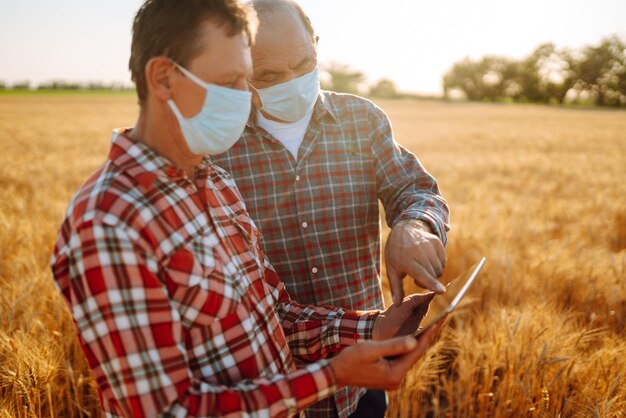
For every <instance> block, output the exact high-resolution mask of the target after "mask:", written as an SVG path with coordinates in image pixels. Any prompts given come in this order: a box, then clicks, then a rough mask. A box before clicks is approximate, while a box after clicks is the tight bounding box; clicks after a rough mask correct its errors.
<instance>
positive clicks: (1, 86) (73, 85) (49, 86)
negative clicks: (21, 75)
mask: <svg viewBox="0 0 626 418" xmlns="http://www.w3.org/2000/svg"><path fill="white" fill-rule="evenodd" d="M0 90H114V91H132V90H134V87H133V86H129V85H128V84H123V83H101V82H98V81H91V82H87V83H78V82H71V81H64V80H53V81H48V82H45V83H40V84H38V85H33V84H32V83H31V82H30V81H28V80H26V81H18V82H16V83H13V84H7V83H6V82H4V81H2V80H0Z"/></svg>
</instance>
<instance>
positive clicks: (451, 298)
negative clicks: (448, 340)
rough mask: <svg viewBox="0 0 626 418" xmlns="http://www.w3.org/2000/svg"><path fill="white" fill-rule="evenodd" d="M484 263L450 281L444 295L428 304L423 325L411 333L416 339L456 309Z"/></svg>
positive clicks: (483, 261) (436, 297)
mask: <svg viewBox="0 0 626 418" xmlns="http://www.w3.org/2000/svg"><path fill="white" fill-rule="evenodd" d="M485 261H487V259H486V258H485V257H483V258H482V259H481V260H480V261H479V262H478V263H476V264H474V265H473V266H472V267H470V268H469V269H468V270H467V271H465V273H463V274H461V275H460V276H458V277H456V278H455V279H453V280H451V281H450V283H448V284H447V285H446V293H443V294H441V295H437V296H435V297H434V298H433V300H432V302H430V308H429V309H428V313H427V314H426V316H424V318H423V319H422V323H423V324H424V325H422V326H421V327H420V328H418V330H417V331H415V332H414V333H413V336H415V337H417V336H418V335H420V334H421V333H422V332H424V331H426V330H427V329H428V328H430V327H431V326H433V325H434V324H435V323H436V322H437V321H439V320H440V319H441V318H443V317H444V316H446V315H448V314H449V313H450V312H452V311H454V310H455V309H456V307H457V306H458V304H459V302H460V301H461V299H463V296H465V295H466V294H467V290H468V289H469V288H470V286H471V285H472V283H474V281H475V280H476V277H478V273H480V270H481V269H482V268H483V266H484V265H485Z"/></svg>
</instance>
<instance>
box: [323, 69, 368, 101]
mask: <svg viewBox="0 0 626 418" xmlns="http://www.w3.org/2000/svg"><path fill="white" fill-rule="evenodd" d="M325 70H326V71H327V72H328V74H329V75H330V81H329V83H326V84H323V85H322V87H323V88H324V89H326V90H332V91H337V92H341V93H352V94H357V93H359V90H360V86H361V85H362V84H363V83H365V74H363V73H362V72H360V71H355V70H352V69H351V68H350V67H348V66H347V65H343V64H331V65H330V66H328V67H327V68H325Z"/></svg>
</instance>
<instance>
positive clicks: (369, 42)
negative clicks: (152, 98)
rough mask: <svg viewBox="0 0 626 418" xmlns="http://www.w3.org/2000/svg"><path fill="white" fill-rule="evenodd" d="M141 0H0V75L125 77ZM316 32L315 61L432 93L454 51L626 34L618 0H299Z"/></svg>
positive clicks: (563, 43) (570, 43) (514, 51)
mask: <svg viewBox="0 0 626 418" xmlns="http://www.w3.org/2000/svg"><path fill="white" fill-rule="evenodd" d="M141 3H142V1H141V0H106V1H102V0H100V1H95V0H55V1H44V0H19V1H10V0H2V1H1V2H0V81H4V82H6V83H9V84H13V83H15V82H19V81H22V80H30V81H31V82H32V83H33V84H35V85H36V84H39V83H41V82H46V81H50V80H56V79H62V80H66V81H77V82H87V81H100V82H105V83H111V82H117V83H125V84H129V83H130V80H129V78H130V76H129V72H128V69H127V62H128V56H129V51H130V40H131V23H132V19H133V17H134V14H135V13H136V11H137V9H138V8H139V6H140V5H141ZM300 3H301V4H302V6H303V7H304V9H305V11H306V12H307V13H308V14H309V16H310V18H311V20H312V21H313V25H314V27H315V29H316V31H317V33H318V35H319V36H320V44H319V51H318V56H319V61H320V63H321V64H329V63H339V64H347V65H349V66H350V67H351V68H353V69H355V70H359V71H362V72H364V73H365V74H366V75H367V77H368V81H369V82H371V83H373V82H375V81H376V80H378V79H380V78H383V77H384V78H389V79H392V80H393V81H394V82H395V83H396V85H397V86H398V88H399V89H400V90H403V91H407V92H414V93H422V94H440V93H441V78H442V76H443V74H444V73H445V72H446V71H447V70H448V69H449V68H450V67H451V66H452V64H453V63H454V62H456V61H458V60H460V59H463V58H464V57H471V58H480V57H481V56H483V55H486V54H497V55H504V56H508V57H511V58H521V57H524V56H526V55H528V54H529V53H531V52H532V50H533V49H534V48H535V47H537V46H538V45H540V44H542V43H544V42H554V43H555V44H556V45H557V46H560V47H571V48H579V47H582V46H584V45H588V44H593V43H598V42H599V41H600V40H601V39H602V37H605V36H608V35H611V34H618V35H621V36H622V37H624V38H626V0H525V1H516V2H512V1H506V0H473V1H472V0H429V1H425V0H384V1H383V0H300Z"/></svg>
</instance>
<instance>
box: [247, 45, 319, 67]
mask: <svg viewBox="0 0 626 418" xmlns="http://www.w3.org/2000/svg"><path fill="white" fill-rule="evenodd" d="M309 55H311V56H313V55H315V47H314V46H313V43H311V42H307V43H305V44H300V45H298V46H295V47H292V48H280V47H279V46H278V45H275V46H271V45H268V46H267V47H265V48H257V47H256V46H255V47H253V48H252V59H253V60H254V63H255V65H258V64H263V63H269V62H276V61H280V62H285V61H291V60H292V59H302V58H304V57H306V56H309Z"/></svg>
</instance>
